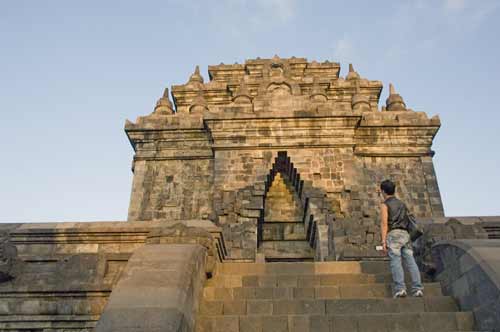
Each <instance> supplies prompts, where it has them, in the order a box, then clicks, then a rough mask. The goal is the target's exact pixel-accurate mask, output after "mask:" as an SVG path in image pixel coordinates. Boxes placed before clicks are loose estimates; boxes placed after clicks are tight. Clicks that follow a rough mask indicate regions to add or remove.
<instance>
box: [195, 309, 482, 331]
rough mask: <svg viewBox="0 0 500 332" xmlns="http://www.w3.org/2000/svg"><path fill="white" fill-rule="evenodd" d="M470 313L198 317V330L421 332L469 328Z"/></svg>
mask: <svg viewBox="0 0 500 332" xmlns="http://www.w3.org/2000/svg"><path fill="white" fill-rule="evenodd" d="M473 326H474V318H473V315H472V313H470V312H421V313H390V314H388V313H378V314H346V315H220V316H202V315H200V316H198V319H197V322H196V329H195V331H197V332H215V331H223V332H299V331H300V332H329V331H335V332H400V331H405V332H423V331H429V332H430V331H439V332H451V331H472V330H474V327H473Z"/></svg>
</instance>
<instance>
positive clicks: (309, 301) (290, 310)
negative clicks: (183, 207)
mask: <svg viewBox="0 0 500 332" xmlns="http://www.w3.org/2000/svg"><path fill="white" fill-rule="evenodd" d="M388 271H389V268H388V264H387V262H380V261H379V262H377V261H372V262H321V263H314V262H295V263H225V264H220V265H219V266H218V270H217V273H216V274H215V276H214V277H213V278H212V279H209V280H207V283H206V286H205V288H204V290H203V299H202V300H201V302H200V307H199V313H198V317H197V321H196V331H197V332H210V331H224V332H285V331H286V332H316V331H317V332H323V331H324V332H327V331H335V332H341V331H346V332H356V331H359V332H369V331H376V332H379V331H380V332H382V331H384V332H389V331H390V332H392V331H408V332H410V331H411V332H413V331H415V332H417V331H418V332H424V331H429V332H431V331H439V332H451V331H472V330H473V326H474V320H473V316H472V313H470V312H460V311H459V308H458V306H457V304H456V302H455V300H454V299H453V298H451V297H449V296H443V294H442V292H441V287H440V285H439V284H438V283H426V284H425V296H424V297H423V298H413V297H407V298H402V299H393V298H392V297H391V287H390V275H389V274H388Z"/></svg>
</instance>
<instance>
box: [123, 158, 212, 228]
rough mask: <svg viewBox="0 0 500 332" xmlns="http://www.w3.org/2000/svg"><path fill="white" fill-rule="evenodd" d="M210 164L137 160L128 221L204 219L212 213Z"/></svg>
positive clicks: (193, 161) (188, 161) (205, 161)
mask: <svg viewBox="0 0 500 332" xmlns="http://www.w3.org/2000/svg"><path fill="white" fill-rule="evenodd" d="M212 183H213V161H212V160H210V159H188V160H164V161H161V160H160V161H154V160H153V161H139V162H136V164H135V170H134V182H133V186H132V196H131V203H130V208H129V220H131V221H132V220H159V219H167V220H180V219H196V218H202V217H204V218H207V217H209V216H210V214H211V211H212V192H213V190H212Z"/></svg>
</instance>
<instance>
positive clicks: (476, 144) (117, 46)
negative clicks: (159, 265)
mask: <svg viewBox="0 0 500 332" xmlns="http://www.w3.org/2000/svg"><path fill="white" fill-rule="evenodd" d="M499 34H500V1H489V0H477V1H472V0H447V1H445V0H420V1H418V0H416V1H402V0H397V1H396V0H394V1H331V0H330V1H294V0H289V1H287V0H253V1H250V0H219V1H188V0H182V1H181V0H170V1H168V0H163V1H146V0H144V1H88V0H87V1H64V0H61V1H56V0H46V1H35V0H32V1H23V0H16V1H7V0H0V112H1V113H0V114H1V121H0V129H1V133H2V136H3V139H2V140H1V141H0V148H1V155H0V158H1V163H0V165H1V172H0V184H1V186H0V222H34V221H91V220H125V219H126V216H127V208H128V203H129V197H130V189H131V180H132V173H131V170H130V165H131V160H132V157H133V150H132V148H131V146H130V145H129V143H128V141H127V138H126V136H125V133H124V131H123V126H124V122H125V119H130V120H135V118H136V117H137V116H140V115H145V114H148V113H150V112H151V111H152V109H153V106H154V105H155V103H156V100H157V99H158V97H159V96H160V95H161V94H162V91H163V89H164V88H165V87H167V86H171V85H172V84H182V83H185V81H186V80H187V79H188V77H189V75H190V74H191V73H192V71H193V69H194V66H195V65H197V64H198V65H200V67H201V69H202V74H203V75H204V76H205V79H207V78H208V75H207V66H208V65H209V64H218V63H220V62H224V63H234V62H239V63H241V62H243V61H244V60H245V59H250V58H255V57H262V58H264V57H272V56H273V55H274V54H278V55H279V56H281V57H290V56H303V57H307V58H308V59H309V60H318V61H324V60H330V61H337V62H340V63H341V65H342V71H341V75H345V74H346V71H347V67H348V64H349V62H352V63H353V64H354V66H355V68H356V70H357V71H358V72H359V73H360V74H361V76H363V77H366V78H369V79H374V80H381V81H382V82H383V83H384V91H383V93H382V97H381V101H382V103H383V102H384V101H385V98H386V97H387V91H388V88H387V87H388V83H389V82H392V83H394V84H395V86H396V89H397V90H398V92H399V93H400V94H401V95H402V96H403V97H404V98H405V101H406V103H407V105H408V106H409V107H410V108H412V109H414V110H416V111H425V112H427V113H428V114H429V115H436V114H439V115H440V117H441V121H442V124H443V125H442V127H441V129H440V131H439V133H438V135H437V137H436V139H435V142H434V147H433V149H434V150H435V151H436V156H435V157H434V164H435V167H436V172H437V176H438V181H439V184H440V188H441V194H442V197H443V200H444V205H445V211H446V214H447V215H449V216H451V215H455V216H456V215H500V204H498V198H499V197H500V175H499V171H500V167H499V166H500V156H499V150H500V149H499V147H498V144H499V141H500V134H499V132H500V128H499V123H500V107H499V101H498V96H499V90H500V64H499V63H500V62H499V61H498V59H500V42H499V40H500V37H499Z"/></svg>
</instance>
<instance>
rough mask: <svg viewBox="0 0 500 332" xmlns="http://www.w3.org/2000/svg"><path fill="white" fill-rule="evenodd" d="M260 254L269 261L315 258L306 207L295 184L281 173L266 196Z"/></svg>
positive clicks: (308, 259)
mask: <svg viewBox="0 0 500 332" xmlns="http://www.w3.org/2000/svg"><path fill="white" fill-rule="evenodd" d="M265 204H266V205H265V206H266V207H265V214H264V222H263V223H262V242H261V243H260V244H259V253H261V254H263V256H264V257H265V259H266V261H269V262H276V261H313V260H314V250H313V248H311V246H310V244H309V242H308V241H307V239H306V234H307V230H306V229H305V227H304V222H303V215H304V212H303V209H302V208H301V206H300V200H299V199H298V197H297V196H296V193H295V192H294V190H293V187H292V186H291V185H290V183H287V182H286V181H285V179H284V178H283V177H282V176H281V174H280V173H278V174H277V175H276V177H275V179H274V181H273V184H272V186H271V187H270V189H269V192H268V194H267V196H266V203H265Z"/></svg>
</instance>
